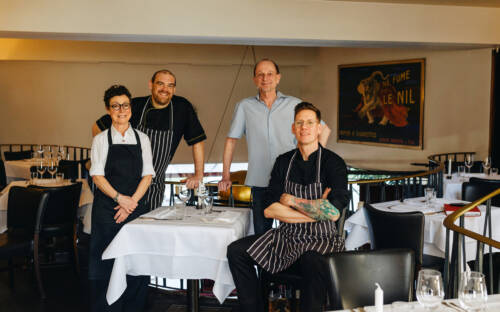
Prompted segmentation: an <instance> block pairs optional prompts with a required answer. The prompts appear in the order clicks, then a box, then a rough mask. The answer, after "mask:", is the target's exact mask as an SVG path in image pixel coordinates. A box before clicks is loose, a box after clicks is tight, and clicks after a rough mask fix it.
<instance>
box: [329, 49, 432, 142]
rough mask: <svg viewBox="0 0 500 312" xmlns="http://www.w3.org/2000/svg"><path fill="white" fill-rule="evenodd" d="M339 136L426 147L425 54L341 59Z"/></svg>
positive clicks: (347, 140) (343, 138)
mask: <svg viewBox="0 0 500 312" xmlns="http://www.w3.org/2000/svg"><path fill="white" fill-rule="evenodd" d="M338 74H339V108H338V122H337V127H338V131H337V142H345V143H358V144H369V145H378V146H388V147H402V148H411V149H423V116H424V114H423V112H424V98H425V92H424V91H425V90H424V89H425V88H424V82H425V59H413V60H402V61H389V62H377V63H365V64H349V65H339V68H338Z"/></svg>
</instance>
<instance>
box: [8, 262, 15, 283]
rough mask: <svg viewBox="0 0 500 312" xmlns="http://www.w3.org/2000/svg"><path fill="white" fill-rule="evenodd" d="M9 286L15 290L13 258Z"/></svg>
mask: <svg viewBox="0 0 500 312" xmlns="http://www.w3.org/2000/svg"><path fill="white" fill-rule="evenodd" d="M8 265H9V285H10V288H12V289H14V261H13V260H12V258H9V262H8Z"/></svg>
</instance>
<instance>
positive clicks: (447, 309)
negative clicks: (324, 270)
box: [328, 294, 500, 312]
mask: <svg viewBox="0 0 500 312" xmlns="http://www.w3.org/2000/svg"><path fill="white" fill-rule="evenodd" d="M407 311H413V312H425V311H428V310H425V309H424V307H422V306H421V305H420V304H419V303H418V302H417V301H413V302H401V301H397V302H395V303H392V304H386V305H384V312H407ZM431 311H439V312H464V311H466V310H465V309H463V308H461V307H460V303H459V302H458V299H447V300H444V301H443V303H441V305H440V306H439V307H438V308H437V309H434V310H431ZM482 311H483V312H498V311H500V295H499V294H495V295H489V296H488V302H487V303H486V307H485V309H484V310H482ZM328 312H375V307H374V306H368V307H360V308H355V309H347V310H335V311H333V310H330V311H328Z"/></svg>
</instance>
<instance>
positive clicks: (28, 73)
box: [0, 39, 314, 163]
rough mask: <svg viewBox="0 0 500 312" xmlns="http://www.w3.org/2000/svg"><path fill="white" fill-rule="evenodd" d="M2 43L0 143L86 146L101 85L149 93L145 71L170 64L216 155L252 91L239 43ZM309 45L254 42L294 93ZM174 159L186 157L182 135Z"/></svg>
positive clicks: (242, 151) (242, 147)
mask: <svg viewBox="0 0 500 312" xmlns="http://www.w3.org/2000/svg"><path fill="white" fill-rule="evenodd" d="M0 51H1V52H0V73H1V74H0V105H1V107H2V109H1V112H2V113H1V114H0V142H2V143H46V144H67V145H78V146H90V145H91V132H90V127H91V125H92V124H93V123H94V122H95V120H96V119H98V118H99V117H100V116H101V115H103V114H104V113H105V109H104V103H103V101H102V96H103V94H104V90H105V89H106V88H108V87H109V86H110V85H112V84H117V83H120V84H124V85H125V86H127V87H128V88H129V89H130V91H131V93H132V95H133V96H143V95H148V94H149V90H148V80H149V79H150V78H151V75H152V74H153V73H154V72H155V71H156V70H158V69H160V68H168V69H171V70H172V71H173V72H174V73H175V74H176V76H177V88H176V93H177V94H178V95H181V96H184V97H186V98H188V99H189V100H190V101H191V102H192V103H193V105H194V106H195V108H196V109H197V111H198V114H199V118H200V120H201V122H202V125H203V127H204V128H205V132H206V133H207V137H208V139H207V142H206V156H207V158H206V159H207V160H208V161H210V162H218V161H221V160H222V149H223V144H224V138H225V137H226V134H227V132H228V130H229V124H230V121H231V117H232V114H233V110H234V105H235V104H236V102H237V101H239V100H240V99H242V98H244V97H248V96H253V95H255V94H256V89H255V86H254V84H253V82H252V79H251V78H252V69H253V57H252V55H253V54H252V52H251V51H250V49H249V48H248V49H247V47H245V46H221V45H219V46H216V45H175V44H143V43H107V42H78V41H46V40H20V39H3V40H2V39H0ZM312 51H314V48H285V47H256V48H255V54H256V57H257V58H262V57H264V56H266V57H272V58H274V59H276V60H277V61H278V62H279V64H280V65H281V70H282V72H283V75H284V78H283V80H282V84H281V90H283V92H286V93H292V94H295V95H298V96H300V95H301V94H302V88H303V87H304V81H303V77H304V74H303V72H304V68H305V67H306V66H309V65H310V64H311V62H312V59H311V57H310V56H309V55H312V53H311V52H312ZM245 53H246V57H245V59H244V61H243V64H244V66H243V67H242V69H241V72H240V73H239V75H238V70H239V68H240V63H241V61H242V58H243V56H244V55H245ZM235 79H236V83H235ZM233 84H234V90H233V93H232V96H231V98H229V96H230V95H231V90H232V88H233ZM226 104H227V109H226ZM224 111H226V112H225V115H224V116H223V114H224ZM219 125H220V127H219ZM217 131H219V132H217ZM216 135H217V140H215V139H216ZM237 148H238V149H237V153H236V155H235V161H246V158H247V152H246V142H245V141H244V140H242V142H240V143H239V144H238V146H237ZM210 151H212V153H211V154H210V155H209V153H210ZM209 156H210V158H209ZM173 161H174V162H177V163H186V162H191V161H192V157H191V150H190V149H189V148H188V147H187V145H186V144H185V143H182V144H181V145H180V147H179V150H178V152H177V153H176V156H175V157H174V160H173Z"/></svg>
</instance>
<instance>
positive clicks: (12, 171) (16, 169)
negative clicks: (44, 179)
mask: <svg viewBox="0 0 500 312" xmlns="http://www.w3.org/2000/svg"><path fill="white" fill-rule="evenodd" d="M39 163H40V160H31V159H23V160H8V161H5V162H4V164H5V175H6V176H7V183H10V182H12V181H16V180H21V179H22V180H29V179H30V178H31V174H30V168H31V166H36V165H37V164H39Z"/></svg>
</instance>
